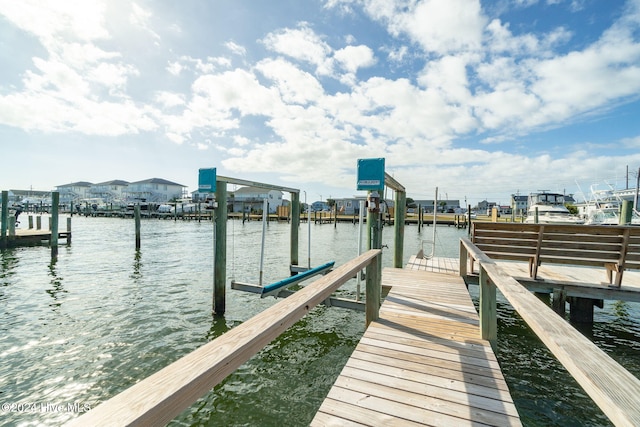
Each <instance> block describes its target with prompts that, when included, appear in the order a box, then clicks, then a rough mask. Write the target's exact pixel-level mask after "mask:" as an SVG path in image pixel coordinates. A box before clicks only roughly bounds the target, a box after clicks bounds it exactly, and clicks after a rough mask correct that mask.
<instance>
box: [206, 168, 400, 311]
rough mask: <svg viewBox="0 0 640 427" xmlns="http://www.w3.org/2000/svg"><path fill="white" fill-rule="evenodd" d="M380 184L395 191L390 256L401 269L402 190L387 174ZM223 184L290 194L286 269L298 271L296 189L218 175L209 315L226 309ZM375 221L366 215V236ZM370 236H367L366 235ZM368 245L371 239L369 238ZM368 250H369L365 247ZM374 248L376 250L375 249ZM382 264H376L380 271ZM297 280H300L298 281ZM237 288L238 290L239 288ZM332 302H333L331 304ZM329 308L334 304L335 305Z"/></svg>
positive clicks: (225, 231) (224, 200) (225, 200)
mask: <svg viewBox="0 0 640 427" xmlns="http://www.w3.org/2000/svg"><path fill="white" fill-rule="evenodd" d="M384 175H385V179H384V185H386V186H387V187H389V188H391V189H393V190H394V191H395V210H394V229H395V237H394V242H395V243H394V256H393V266H394V267H395V268H402V262H403V260H402V257H403V253H404V252H403V248H404V225H405V216H406V190H405V188H404V187H403V186H402V185H401V184H400V183H398V181H396V180H395V179H394V178H393V177H392V176H391V175H389V174H388V173H386V172H385V174H384ZM227 184H235V185H245V186H252V187H259V188H264V189H268V190H278V191H285V192H289V193H290V194H291V236H290V242H291V245H290V270H291V272H292V274H293V273H294V272H296V271H301V270H302V269H301V268H300V267H299V257H298V249H299V248H298V240H299V228H300V190H299V189H297V188H291V187H284V186H281V185H274V184H267V183H263V182H256V181H249V180H245V179H238V178H231V177H226V176H220V175H218V176H217V177H216V191H215V194H216V202H217V204H218V206H217V208H216V209H214V227H215V239H214V254H215V255H214V279H213V281H214V283H213V314H224V312H225V309H226V302H225V300H226V281H227ZM374 222H377V221H376V220H374V219H373V218H370V215H368V216H367V224H368V225H367V227H368V229H369V233H370V232H371V227H373V223H374ZM369 235H370V234H369ZM369 242H371V239H369ZM368 249H371V248H368ZM376 249H377V248H376ZM381 266H382V263H378V268H379V269H381ZM298 281H300V280H298ZM236 285H239V286H238V287H237V288H238V289H239V288H240V287H241V286H242V285H244V284H240V283H238V282H236ZM289 292H290V291H288V290H286V289H280V290H279V293H278V296H280V297H283V296H286V295H287V294H288V293H289ZM331 302H332V303H333V299H332V301H331ZM336 302H337V301H336ZM331 305H337V304H335V303H333V304H331Z"/></svg>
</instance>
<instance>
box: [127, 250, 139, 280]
mask: <svg viewBox="0 0 640 427" xmlns="http://www.w3.org/2000/svg"><path fill="white" fill-rule="evenodd" d="M129 277H130V278H131V279H133V281H134V283H136V284H137V283H138V282H139V281H140V279H142V252H141V251H140V249H136V253H135V255H134V256H133V273H131V275H130V276H129Z"/></svg>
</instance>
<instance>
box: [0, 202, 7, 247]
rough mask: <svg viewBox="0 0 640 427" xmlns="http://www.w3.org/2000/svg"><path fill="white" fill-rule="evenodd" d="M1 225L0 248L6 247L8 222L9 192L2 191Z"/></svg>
mask: <svg viewBox="0 0 640 427" xmlns="http://www.w3.org/2000/svg"><path fill="white" fill-rule="evenodd" d="M1 219H2V221H1V222H2V223H1V224H0V248H4V247H6V245H7V240H6V239H7V225H8V222H7V221H8V220H9V192H8V191H7V190H2V218H1Z"/></svg>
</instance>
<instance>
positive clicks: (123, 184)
mask: <svg viewBox="0 0 640 427" xmlns="http://www.w3.org/2000/svg"><path fill="white" fill-rule="evenodd" d="M128 187H129V183H128V182H127V181H123V180H120V179H114V180H111V181H106V182H101V183H98V184H93V185H92V186H91V188H89V194H90V195H91V198H93V199H102V200H103V201H104V202H105V203H113V202H117V201H120V200H124V198H125V192H126V191H127V189H128Z"/></svg>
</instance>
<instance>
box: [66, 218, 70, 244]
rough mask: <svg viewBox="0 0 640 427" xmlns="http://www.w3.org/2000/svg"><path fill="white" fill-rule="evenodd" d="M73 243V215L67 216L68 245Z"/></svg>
mask: <svg viewBox="0 0 640 427" xmlns="http://www.w3.org/2000/svg"><path fill="white" fill-rule="evenodd" d="M70 244H71V217H68V218H67V245H70Z"/></svg>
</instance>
